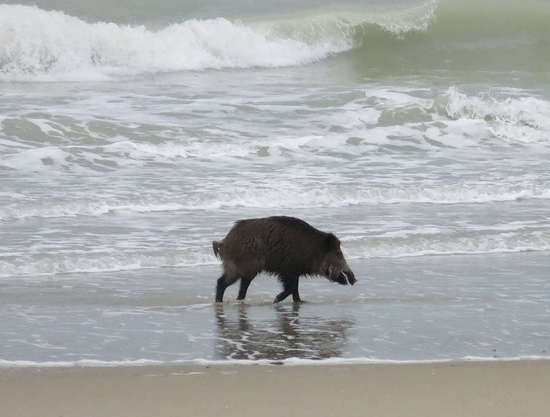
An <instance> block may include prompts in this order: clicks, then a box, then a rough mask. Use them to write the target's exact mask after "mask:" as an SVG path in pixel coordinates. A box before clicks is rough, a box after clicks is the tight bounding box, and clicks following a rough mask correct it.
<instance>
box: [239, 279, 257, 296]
mask: <svg viewBox="0 0 550 417" xmlns="http://www.w3.org/2000/svg"><path fill="white" fill-rule="evenodd" d="M253 278H254V277H252V278H249V277H242V278H241V287H240V288H239V295H238V296H237V300H244V299H245V297H246V292H247V291H248V286H249V285H250V283H251V282H252V279H253Z"/></svg>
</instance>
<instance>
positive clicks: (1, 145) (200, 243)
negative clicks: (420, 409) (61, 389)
mask: <svg viewBox="0 0 550 417" xmlns="http://www.w3.org/2000/svg"><path fill="white" fill-rule="evenodd" d="M549 22H550V1H548V0H525V1H522V2H518V1H515V0H513V1H512V0H498V1H497V0H480V1H472V0H466V1H453V0H440V1H435V0H434V1H412V0H402V1H398V0H392V1H388V0H384V1H382V0H363V1H358V0H352V1H349V2H336V1H327V0H315V1H314V0H292V1H290V0H280V1H267V0H261V1H256V2H249V1H245V0H235V1H231V2H226V1H220V0H204V1H185V2H182V1H177V0H155V1H153V0H128V1H124V2H112V1H110V0H97V1H94V2H89V1H86V0H32V1H31V0H29V1H26V0H16V1H7V2H6V1H5V0H0V239H1V243H0V366H14V365H46V364H47V365H53V366H55V365H62V364H80V365H83V364H84V365H109V364H136V363H138V364H139V363H179V362H197V361H206V362H207V363H221V362H226V361H243V362H242V363H249V362H250V361H257V362H256V363H272V362H274V361H275V362H279V361H283V362H289V363H293V362H300V361H304V360H305V361H308V360H325V361H331V362H338V361H375V362H376V361H419V360H422V361H423V360H428V361H430V360H463V359H467V358H497V359H498V358H523V357H529V358H530V357H544V358H550V256H549V255H550V162H549V161H550V24H549ZM281 214H284V215H291V216H297V217H300V218H302V219H304V220H306V221H308V222H309V223H311V224H312V225H313V226H315V227H317V228H319V229H321V230H324V231H331V232H334V233H335V234H336V235H337V236H338V237H339V238H340V239H341V241H342V247H343V251H344V254H345V256H346V258H347V260H348V263H349V264H350V266H351V267H352V269H353V270H354V271H355V275H356V277H357V279H358V283H357V284H356V285H355V286H354V287H342V286H337V285H334V284H332V283H330V282H328V281H327V280H325V279H322V278H304V279H302V280H301V283H300V285H301V287H300V288H301V296H302V298H303V299H304V300H305V301H306V302H305V303H303V304H301V305H293V303H292V302H289V300H287V301H285V302H283V303H281V304H280V305H273V304H272V300H273V298H274V297H275V295H276V294H277V293H278V292H279V291H280V284H279V283H278V281H277V280H276V279H275V278H273V277H270V276H267V275H261V276H259V277H257V278H256V280H254V281H253V283H252V285H251V287H250V290H249V292H248V297H247V300H246V303H237V302H236V301H235V298H236V291H237V288H236V287H237V286H234V287H231V288H229V289H228V291H227V292H226V297H225V298H226V299H225V303H224V304H223V305H216V304H215V303H214V302H213V300H214V288H215V283H216V280H217V278H218V277H219V276H220V274H221V266H220V262H219V260H217V259H216V258H215V257H214V255H213V253H212V246H211V242H212V240H214V239H217V240H219V239H221V238H223V237H224V236H225V234H226V233H227V232H228V230H229V229H230V228H231V226H232V224H233V223H234V221H236V220H238V219H242V218H250V217H263V216H269V215H281Z"/></svg>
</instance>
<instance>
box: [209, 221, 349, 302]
mask: <svg viewBox="0 0 550 417" xmlns="http://www.w3.org/2000/svg"><path fill="white" fill-rule="evenodd" d="M212 246H213V248H214V254H215V255H216V256H219V257H220V258H221V260H222V261H223V275H222V276H221V277H220V278H219V279H218V284H217V287H216V301H217V302H222V301H223V294H224V292H225V289H226V288H227V287H228V286H230V285H231V284H233V283H235V282H236V281H237V280H238V279H240V280H241V286H240V289H239V295H238V296H237V300H243V299H244V298H245V297H246V291H247V290H248V286H249V285H250V282H251V281H252V280H253V279H254V277H255V276H256V275H257V274H258V273H260V272H268V273H271V274H275V275H277V277H278V278H279V280H280V281H281V282H282V284H283V291H282V292H281V293H280V294H279V295H277V297H276V298H275V301H274V302H275V303H278V302H279V301H283V300H284V299H285V298H286V297H288V296H289V295H291V294H292V299H293V300H294V302H300V301H301V299H300V294H299V293H298V279H299V277H300V276H301V275H321V276H325V277H326V278H328V279H329V280H331V281H334V282H337V283H339V284H342V285H347V284H348V283H349V284H351V285H353V284H355V282H356V280H355V275H354V274H353V272H352V271H351V269H350V267H349V266H348V264H347V262H346V260H345V258H344V255H343V254H342V251H341V249H340V240H339V239H338V238H337V237H336V236H334V235H333V234H332V233H325V232H321V231H320V230H317V229H316V228H314V227H313V226H311V225H309V224H308V223H306V222H305V221H303V220H300V219H296V218H294V217H286V216H275V217H266V218H262V219H247V220H239V221H237V222H236V223H235V225H234V226H233V228H232V229H231V230H230V231H229V233H228V234H227V236H226V237H225V238H224V239H223V240H222V241H221V242H216V241H214V242H212Z"/></svg>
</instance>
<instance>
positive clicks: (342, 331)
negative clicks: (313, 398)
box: [215, 303, 355, 361]
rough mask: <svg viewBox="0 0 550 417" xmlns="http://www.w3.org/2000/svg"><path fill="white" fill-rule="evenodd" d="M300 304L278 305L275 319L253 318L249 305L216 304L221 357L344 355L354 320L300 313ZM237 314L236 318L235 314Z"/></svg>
mask: <svg viewBox="0 0 550 417" xmlns="http://www.w3.org/2000/svg"><path fill="white" fill-rule="evenodd" d="M300 305H301V304H299V303H294V304H292V306H289V305H283V304H281V305H278V306H277V307H276V309H275V315H276V317H275V318H273V319H267V320H266V319H258V318H257V316H256V315H254V316H255V318H254V319H251V320H249V318H248V309H249V308H250V307H249V306H248V305H246V304H240V305H239V306H238V308H237V310H235V309H233V308H231V309H230V310H229V311H227V312H225V311H224V305H223V304H218V305H217V306H216V323H217V325H218V336H217V337H216V345H215V350H216V356H217V357H218V358H220V359H251V360H262V359H263V360H274V361H277V360H284V359H290V358H300V359H327V358H338V357H342V355H343V352H344V350H345V346H346V343H347V341H348V332H349V331H350V329H352V328H353V326H354V324H355V323H354V322H353V321H351V320H347V319H343V320H327V319H326V318H324V317H321V316H316V315H313V316H304V315H303V314H300ZM234 313H236V317H235V314H234Z"/></svg>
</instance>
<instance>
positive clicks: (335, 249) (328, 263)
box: [319, 233, 357, 285]
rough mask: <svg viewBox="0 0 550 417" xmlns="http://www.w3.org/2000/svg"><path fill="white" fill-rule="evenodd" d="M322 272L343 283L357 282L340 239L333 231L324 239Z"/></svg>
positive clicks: (351, 283) (329, 277) (332, 279)
mask: <svg viewBox="0 0 550 417" xmlns="http://www.w3.org/2000/svg"><path fill="white" fill-rule="evenodd" d="M322 250H323V252H322V258H321V264H320V268H319V269H320V271H319V272H320V274H321V275H324V276H325V277H327V278H328V279H329V280H331V281H334V282H337V283H339V284H342V285H347V284H348V283H349V284H350V285H353V284H355V282H356V281H357V280H356V279H355V275H354V274H353V271H352V270H351V269H350V267H349V266H348V263H347V262H346V259H345V258H344V254H343V253H342V250H341V249H340V240H339V239H338V238H337V237H336V236H334V235H333V234H332V233H329V234H327V236H326V237H325V238H324V241H323V248H322Z"/></svg>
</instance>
